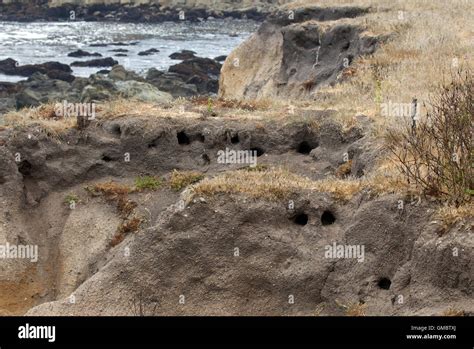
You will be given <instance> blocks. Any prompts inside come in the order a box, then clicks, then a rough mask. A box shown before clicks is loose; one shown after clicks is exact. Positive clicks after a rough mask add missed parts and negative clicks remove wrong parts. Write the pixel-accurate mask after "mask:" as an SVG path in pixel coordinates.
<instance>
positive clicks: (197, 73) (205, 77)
mask: <svg viewBox="0 0 474 349" xmlns="http://www.w3.org/2000/svg"><path fill="white" fill-rule="evenodd" d="M221 67H222V65H221V64H220V63H218V62H216V61H214V60H212V59H210V58H201V57H196V58H192V59H188V60H185V61H184V62H181V63H178V64H175V65H172V66H171V67H170V68H169V69H168V70H169V72H170V73H176V74H178V75H179V76H181V77H182V79H183V81H185V82H187V83H188V84H192V85H195V86H196V87H197V90H198V92H199V93H209V92H210V93H217V91H218V79H219V74H220V69H221Z"/></svg>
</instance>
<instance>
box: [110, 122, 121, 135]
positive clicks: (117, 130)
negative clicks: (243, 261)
mask: <svg viewBox="0 0 474 349" xmlns="http://www.w3.org/2000/svg"><path fill="white" fill-rule="evenodd" d="M111 131H112V133H113V134H114V135H116V136H120V135H121V134H122V129H121V128H120V125H117V124H115V125H113V126H112V128H111Z"/></svg>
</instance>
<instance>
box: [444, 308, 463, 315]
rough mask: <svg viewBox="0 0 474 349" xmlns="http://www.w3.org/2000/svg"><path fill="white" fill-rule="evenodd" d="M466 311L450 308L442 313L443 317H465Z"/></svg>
mask: <svg viewBox="0 0 474 349" xmlns="http://www.w3.org/2000/svg"><path fill="white" fill-rule="evenodd" d="M464 315H465V314H464V311H463V310H460V309H454V308H448V309H446V310H445V311H443V312H442V313H441V316H464Z"/></svg>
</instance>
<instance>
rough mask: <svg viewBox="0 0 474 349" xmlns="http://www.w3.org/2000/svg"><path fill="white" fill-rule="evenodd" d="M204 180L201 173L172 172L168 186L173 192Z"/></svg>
mask: <svg viewBox="0 0 474 349" xmlns="http://www.w3.org/2000/svg"><path fill="white" fill-rule="evenodd" d="M203 178H204V175H203V174H202V173H201V172H196V171H177V170H174V171H173V173H172V174H171V178H170V186H171V188H172V189H173V190H175V191H180V190H181V189H183V188H186V187H187V186H188V185H190V184H193V183H196V182H199V181H200V180H201V179H203Z"/></svg>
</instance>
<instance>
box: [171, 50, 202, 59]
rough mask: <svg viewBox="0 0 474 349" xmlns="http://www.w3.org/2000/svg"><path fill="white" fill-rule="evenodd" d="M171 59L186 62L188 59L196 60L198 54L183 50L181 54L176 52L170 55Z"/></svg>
mask: <svg viewBox="0 0 474 349" xmlns="http://www.w3.org/2000/svg"><path fill="white" fill-rule="evenodd" d="M169 57H170V58H171V59H177V60H181V61H184V60H186V59H191V58H196V52H194V51H191V50H181V51H179V52H175V53H172V54H170V55H169Z"/></svg>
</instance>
